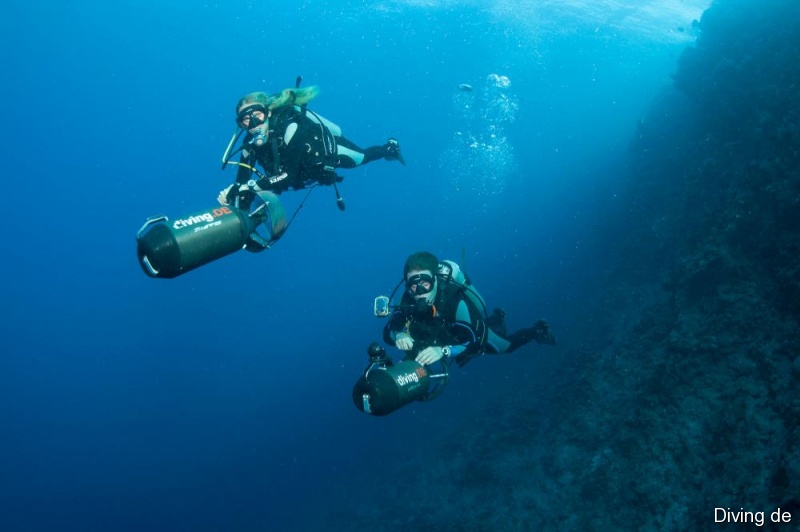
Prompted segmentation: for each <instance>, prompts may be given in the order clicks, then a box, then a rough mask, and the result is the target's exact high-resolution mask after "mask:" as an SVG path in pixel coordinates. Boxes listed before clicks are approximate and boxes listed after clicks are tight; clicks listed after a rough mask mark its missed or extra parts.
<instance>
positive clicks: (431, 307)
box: [383, 251, 556, 366]
mask: <svg viewBox="0 0 800 532" xmlns="http://www.w3.org/2000/svg"><path fill="white" fill-rule="evenodd" d="M403 282H404V283H405V291H404V293H403V297H402V299H401V301H400V305H399V307H398V308H396V309H395V311H394V312H393V313H392V314H391V316H390V318H389V322H388V323H387V324H386V326H385V327H384V331H383V337H384V341H385V342H386V343H388V344H390V345H394V346H396V347H397V348H398V349H400V350H401V351H405V352H406V356H405V359H413V360H416V361H417V362H418V363H420V364H423V365H428V364H433V363H434V362H437V361H439V360H442V359H446V360H444V361H445V362H448V363H449V361H450V360H454V361H455V362H456V363H457V364H458V365H459V366H463V365H464V364H466V363H467V362H469V361H470V360H472V359H473V358H474V357H477V356H480V355H482V354H484V353H495V354H497V353H511V352H513V351H514V350H516V349H518V348H519V347H521V346H523V345H525V344H527V343H528V342H530V341H532V340H535V341H536V342H537V343H539V344H549V345H555V343H556V339H555V337H554V336H553V334H552V332H551V331H550V326H549V325H548V324H547V322H546V321H544V320H538V321H537V322H536V323H535V324H534V325H533V326H531V327H527V328H524V329H520V330H518V331H516V332H515V333H513V334H511V335H507V334H506V330H505V319H504V318H505V314H504V313H503V311H501V310H499V309H495V310H494V312H493V314H492V315H489V316H487V313H486V309H485V304H484V302H483V298H482V297H481V296H480V294H478V292H477V291H476V290H475V289H474V287H473V286H472V284H471V283H470V281H469V279H467V278H466V276H465V275H464V274H463V272H461V270H460V268H459V267H458V265H457V264H456V263H454V262H452V261H442V262H439V260H438V259H437V258H436V256H435V255H433V254H432V253H429V252H426V251H422V252H418V253H414V254H413V255H411V256H409V257H408V259H407V260H406V263H405V267H404V268H403Z"/></svg>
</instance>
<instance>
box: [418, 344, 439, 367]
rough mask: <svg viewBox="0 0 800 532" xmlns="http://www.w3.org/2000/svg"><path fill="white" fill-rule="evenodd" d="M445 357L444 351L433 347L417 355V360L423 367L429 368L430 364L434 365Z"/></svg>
mask: <svg viewBox="0 0 800 532" xmlns="http://www.w3.org/2000/svg"><path fill="white" fill-rule="evenodd" d="M443 356H444V352H443V351H442V348H441V347H438V346H433V347H426V348H425V349H423V350H422V351H420V352H419V354H418V355H417V358H415V359H414V360H416V361H417V362H419V363H420V364H422V365H423V366H427V365H428V364H433V363H434V362H436V361H438V360H441V358H442V357H443Z"/></svg>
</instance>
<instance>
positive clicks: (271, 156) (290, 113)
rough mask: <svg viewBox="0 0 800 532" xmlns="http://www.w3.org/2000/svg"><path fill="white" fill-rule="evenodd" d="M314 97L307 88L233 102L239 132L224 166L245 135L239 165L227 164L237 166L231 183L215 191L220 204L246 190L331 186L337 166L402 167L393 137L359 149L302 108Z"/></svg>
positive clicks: (335, 128)
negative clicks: (390, 163)
mask: <svg viewBox="0 0 800 532" xmlns="http://www.w3.org/2000/svg"><path fill="white" fill-rule="evenodd" d="M317 93H318V90H317V88H316V87H307V88H298V89H285V90H283V91H282V92H280V93H279V94H275V95H269V94H267V93H264V92H254V93H251V94H248V95H247V96H245V97H243V98H242V99H241V100H239V102H238V104H237V105H236V123H237V125H238V126H239V128H240V130H239V131H238V132H237V133H236V134H235V135H234V138H233V139H231V143H230V144H229V146H228V150H226V152H225V156H224V158H223V163H224V164H227V163H228V162H232V161H229V158H230V155H231V153H230V151H231V148H232V147H233V145H234V144H235V142H236V140H237V139H238V137H239V136H240V135H241V134H242V133H246V135H245V138H244V141H243V143H242V148H241V157H240V159H239V162H238V163H233V164H238V165H239V171H238V172H237V175H236V182H235V183H234V184H233V185H231V186H229V187H227V188H226V189H225V190H223V191H222V192H220V194H219V197H218V198H217V199H218V201H219V202H220V203H221V204H228V203H231V202H232V201H233V199H234V198H235V197H236V195H237V194H238V193H240V192H241V191H242V189H247V188H249V189H255V190H256V191H258V190H269V191H271V192H274V193H276V194H280V193H281V192H284V191H285V190H288V189H290V188H291V189H293V190H298V189H302V188H305V187H307V186H313V185H316V184H322V185H334V186H335V184H336V183H337V182H339V181H341V180H342V178H341V177H339V176H337V175H336V169H337V168H355V167H356V166H359V165H362V164H366V163H369V162H372V161H376V160H378V159H386V160H390V161H391V160H395V161H400V162H401V163H402V164H405V161H404V159H403V156H402V154H401V153H400V144H399V143H398V142H397V140H396V139H392V138H390V139H389V140H388V141H387V142H386V143H385V144H384V145H382V146H371V147H369V148H366V149H362V148H360V147H358V146H357V145H356V144H355V143H353V142H352V141H350V140H348V139H347V138H345V137H344V136H343V135H342V130H341V128H340V127H339V126H337V125H336V124H334V123H333V122H331V121H329V120H327V119H325V118H323V117H321V116H320V115H318V114H317V113H315V112H313V111H311V110H310V109H308V108H307V103H308V102H309V101H310V100H312V99H313V98H314V97H315V96H316V95H317ZM224 164H223V166H224ZM256 165H260V166H261V167H262V168H263V169H264V171H265V172H264V173H261V172H259V171H258V169H257V166H256ZM254 174H256V175H254ZM256 177H257V178H256ZM337 194H338V191H337Z"/></svg>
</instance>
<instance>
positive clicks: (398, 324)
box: [383, 310, 414, 351]
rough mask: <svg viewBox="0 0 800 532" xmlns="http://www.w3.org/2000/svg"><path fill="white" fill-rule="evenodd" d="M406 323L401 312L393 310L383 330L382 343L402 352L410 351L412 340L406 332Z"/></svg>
mask: <svg viewBox="0 0 800 532" xmlns="http://www.w3.org/2000/svg"><path fill="white" fill-rule="evenodd" d="M406 321H407V320H406V316H405V314H403V313H402V312H401V311H399V310H395V311H394V312H392V315H391V316H389V321H388V323H387V324H386V326H385V327H384V328H383V341H384V342H386V343H387V344H389V345H393V346H396V347H397V348H398V349H402V350H403V351H407V350H408V349H411V347H413V345H414V339H413V338H411V335H410V334H409V333H408V331H407V330H406ZM409 342H410V345H409ZM401 345H402V347H401ZM404 348H406V349H404Z"/></svg>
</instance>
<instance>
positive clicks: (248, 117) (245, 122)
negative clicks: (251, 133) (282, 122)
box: [236, 103, 267, 129]
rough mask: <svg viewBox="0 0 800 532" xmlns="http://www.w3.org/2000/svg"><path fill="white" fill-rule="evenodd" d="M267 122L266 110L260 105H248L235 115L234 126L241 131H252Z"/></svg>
mask: <svg viewBox="0 0 800 532" xmlns="http://www.w3.org/2000/svg"><path fill="white" fill-rule="evenodd" d="M266 120H267V108H266V107H264V106H263V105H261V104H260V103H254V104H252V105H248V106H247V107H245V108H244V109H242V110H241V111H239V114H237V115H236V124H237V125H238V126H239V127H240V128H242V129H253V128H254V127H258V126H260V125H261V124H263V123H264V122H266Z"/></svg>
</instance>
